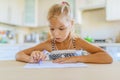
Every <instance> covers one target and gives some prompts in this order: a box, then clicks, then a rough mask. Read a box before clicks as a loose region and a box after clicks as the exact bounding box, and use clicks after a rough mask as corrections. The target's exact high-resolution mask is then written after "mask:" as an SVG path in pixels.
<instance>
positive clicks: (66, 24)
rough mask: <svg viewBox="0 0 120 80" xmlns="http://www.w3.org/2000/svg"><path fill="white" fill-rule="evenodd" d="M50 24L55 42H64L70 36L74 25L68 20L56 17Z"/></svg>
mask: <svg viewBox="0 0 120 80" xmlns="http://www.w3.org/2000/svg"><path fill="white" fill-rule="evenodd" d="M49 22H50V31H51V34H52V36H53V38H54V39H55V41H57V42H62V41H64V40H65V39H66V38H67V37H68V36H69V34H70V31H71V27H72V25H71V22H70V21H67V20H66V18H63V17H62V18H61V17H55V18H51V19H50V20H49Z"/></svg>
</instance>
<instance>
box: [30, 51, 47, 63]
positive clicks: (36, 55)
mask: <svg viewBox="0 0 120 80" xmlns="http://www.w3.org/2000/svg"><path fill="white" fill-rule="evenodd" d="M45 58H46V55H45V54H44V53H43V52H41V51H33V52H32V53H31V55H30V60H29V62H30V63H38V62H39V61H40V60H45Z"/></svg>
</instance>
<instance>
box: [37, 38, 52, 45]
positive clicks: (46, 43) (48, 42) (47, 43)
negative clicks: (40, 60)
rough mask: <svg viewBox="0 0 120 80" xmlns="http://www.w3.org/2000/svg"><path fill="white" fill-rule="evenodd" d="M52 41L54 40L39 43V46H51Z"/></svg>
mask: <svg viewBox="0 0 120 80" xmlns="http://www.w3.org/2000/svg"><path fill="white" fill-rule="evenodd" d="M51 41H52V39H47V40H45V41H43V42H41V43H39V45H49V44H51Z"/></svg>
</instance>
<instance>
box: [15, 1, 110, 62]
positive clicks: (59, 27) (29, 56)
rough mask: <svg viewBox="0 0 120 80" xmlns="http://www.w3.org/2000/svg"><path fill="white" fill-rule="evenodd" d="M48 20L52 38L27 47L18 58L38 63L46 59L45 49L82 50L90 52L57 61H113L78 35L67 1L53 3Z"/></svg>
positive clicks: (105, 53) (17, 55)
mask: <svg viewBox="0 0 120 80" xmlns="http://www.w3.org/2000/svg"><path fill="white" fill-rule="evenodd" d="M48 21H49V27H50V32H51V38H50V39H49V40H46V41H44V42H42V43H40V44H38V45H36V46H34V47H31V48H28V49H25V50H23V51H20V52H18V53H17V54H16V60H18V61H23V62H28V63H37V62H39V61H40V60H45V58H46V55H45V54H44V53H43V50H47V51H49V52H52V51H54V50H81V49H84V50H86V51H87V52H89V54H88V55H82V56H72V57H65V58H58V59H55V60H53V62H55V63H72V62H84V63H106V64H108V63H112V58H111V57H110V55H108V53H107V52H106V51H104V50H103V49H101V48H100V47H97V46H94V45H92V44H90V43H88V42H87V41H85V40H83V39H82V38H80V37H78V36H76V35H75V34H74V31H73V20H72V18H71V12H70V5H69V4H68V3H67V2H62V3H60V4H55V5H53V6H52V7H51V8H50V10H49V12H48Z"/></svg>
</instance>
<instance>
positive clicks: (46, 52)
mask: <svg viewBox="0 0 120 80" xmlns="http://www.w3.org/2000/svg"><path fill="white" fill-rule="evenodd" d="M43 54H45V55H46V60H49V57H48V55H49V54H50V53H49V52H48V51H47V50H45V49H44V50H43ZM41 63H42V59H40V61H39V64H41Z"/></svg>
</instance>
